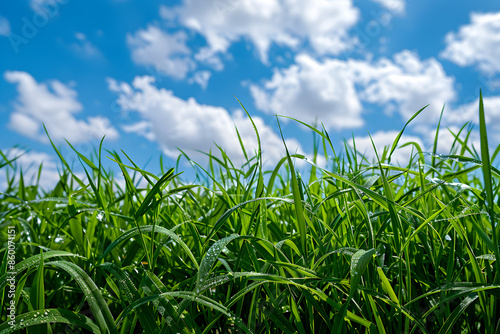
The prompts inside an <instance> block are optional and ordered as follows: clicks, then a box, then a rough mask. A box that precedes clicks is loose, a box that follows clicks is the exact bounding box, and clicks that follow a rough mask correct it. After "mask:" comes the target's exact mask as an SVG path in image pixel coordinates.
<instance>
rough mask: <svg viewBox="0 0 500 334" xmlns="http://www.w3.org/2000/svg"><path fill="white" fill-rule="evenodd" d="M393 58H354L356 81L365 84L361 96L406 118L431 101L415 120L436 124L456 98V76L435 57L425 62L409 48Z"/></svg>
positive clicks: (353, 65)
mask: <svg viewBox="0 0 500 334" xmlns="http://www.w3.org/2000/svg"><path fill="white" fill-rule="evenodd" d="M393 58H394V60H389V59H381V60H380V61H378V62H377V63H375V64H371V63H368V62H361V61H351V63H352V67H353V68H354V69H355V73H356V77H357V82H358V83H359V84H360V85H362V87H363V89H362V93H361V94H362V98H363V99H364V100H366V101H368V102H371V103H377V104H380V105H384V106H386V111H388V112H392V111H396V112H398V113H400V114H401V116H402V117H403V119H404V120H407V119H409V118H410V117H411V116H412V115H413V114H414V113H415V112H416V111H418V110H419V109H420V108H422V107H423V106H425V105H427V104H430V106H429V107H428V108H427V110H425V111H424V114H423V115H421V116H422V117H419V118H417V119H416V122H422V123H426V124H436V123H437V120H438V118H439V114H440V112H441V109H442V107H443V105H444V104H445V103H449V102H452V101H454V100H455V98H456V93H455V90H454V88H453V85H454V81H455V80H454V78H453V77H449V76H447V75H446V72H445V71H444V69H443V67H442V65H441V64H440V63H439V62H438V61H437V60H436V59H434V58H429V59H426V60H423V61H422V60H420V59H419V57H418V56H417V55H416V54H415V53H413V52H410V51H408V50H405V51H402V52H400V53H397V54H395V55H394V56H393ZM424 115H425V116H424Z"/></svg>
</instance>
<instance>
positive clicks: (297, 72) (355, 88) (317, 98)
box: [250, 51, 455, 129]
mask: <svg viewBox="0 0 500 334" xmlns="http://www.w3.org/2000/svg"><path fill="white" fill-rule="evenodd" d="M453 84H454V79H453V78H451V77H448V76H447V75H446V73H445V72H444V70H443V67H442V66H441V64H440V63H439V62H438V61H436V60H435V59H433V58H431V59H427V60H424V61H422V60H420V59H419V58H418V56H417V55H416V54H414V53H412V52H410V51H402V52H400V53H398V54H395V55H394V57H393V60H391V59H387V58H384V59H381V60H379V61H377V62H372V61H363V60H352V59H350V60H347V61H343V60H338V59H326V60H324V61H322V62H321V61H318V60H315V59H314V58H312V57H310V56H308V55H299V56H297V57H296V59H295V64H293V65H291V66H290V67H289V68H286V69H282V70H275V73H274V75H273V76H272V78H271V79H270V80H268V81H266V82H265V83H264V84H263V86H257V85H251V86H250V91H251V93H252V96H253V98H254V100H255V103H256V105H257V107H258V108H259V109H261V110H263V111H266V112H269V113H276V114H285V115H288V116H291V117H295V118H299V119H300V120H303V121H306V122H309V123H313V122H315V121H316V120H317V121H318V122H323V123H324V124H325V126H326V127H327V128H330V129H342V128H355V127H360V126H362V125H363V119H362V105H361V101H366V102H370V103H375V104H379V105H382V106H385V108H386V111H387V112H389V113H390V112H394V111H396V112H398V113H399V114H401V116H402V117H403V119H404V120H407V119H408V118H409V117H411V116H412V115H413V114H414V113H415V112H416V111H417V110H419V109H420V108H422V107H423V106H425V105H426V104H428V103H430V104H431V106H430V108H429V109H428V110H426V111H424V113H425V115H426V116H425V117H419V118H417V119H416V122H420V123H423V124H435V123H437V120H438V118H439V113H440V111H441V108H442V106H443V104H444V103H447V102H451V101H453V100H454V99H455V91H454V89H453Z"/></svg>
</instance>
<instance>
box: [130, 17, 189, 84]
mask: <svg viewBox="0 0 500 334" xmlns="http://www.w3.org/2000/svg"><path fill="white" fill-rule="evenodd" d="M186 40H187V35H186V34H185V33H184V32H181V31H179V32H176V33H174V34H169V33H167V32H165V31H163V30H161V29H160V28H158V27H155V26H152V25H150V26H148V28H147V29H145V30H139V31H137V32H136V33H135V34H129V35H128V36H127V44H128V46H129V48H130V50H131V52H132V59H133V60H134V61H135V62H136V63H137V64H141V65H145V66H151V67H152V68H154V69H155V72H159V73H160V74H163V75H169V76H172V77H174V78H178V79H184V78H185V77H186V74H187V73H188V72H189V71H191V70H193V69H194V68H195V63H194V61H193V60H192V59H191V50H190V49H189V47H188V46H187V45H186Z"/></svg>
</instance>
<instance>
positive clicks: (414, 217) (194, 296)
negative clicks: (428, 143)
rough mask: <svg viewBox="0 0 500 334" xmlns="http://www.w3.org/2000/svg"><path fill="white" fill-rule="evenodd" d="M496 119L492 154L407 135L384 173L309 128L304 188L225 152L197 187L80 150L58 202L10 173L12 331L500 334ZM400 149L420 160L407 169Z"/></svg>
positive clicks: (250, 158) (5, 314)
mask: <svg viewBox="0 0 500 334" xmlns="http://www.w3.org/2000/svg"><path fill="white" fill-rule="evenodd" d="M483 109H484V108H483V107H482V98H480V105H479V115H480V117H479V118H480V129H479V130H480V134H481V145H480V147H473V146H472V145H471V144H470V142H469V140H468V139H467V138H468V133H467V130H466V127H465V126H464V128H462V132H461V133H457V134H455V135H456V137H455V138H456V140H455V143H454V145H453V146H452V147H450V152H449V154H448V155H439V156H438V155H436V154H432V153H433V152H422V149H421V148H420V147H419V146H418V145H417V144H416V143H402V142H400V141H399V138H400V136H401V134H402V132H403V131H401V133H400V136H398V137H397V138H395V139H394V143H393V145H392V146H391V147H386V148H385V149H383V150H380V151H378V158H379V160H378V161H368V160H366V159H365V158H364V157H363V156H362V155H360V154H359V153H357V152H356V151H355V150H354V149H352V148H350V146H349V145H347V144H346V145H345V147H344V148H343V149H342V150H341V151H342V152H343V153H342V154H339V155H337V154H336V148H335V147H334V146H333V145H332V143H331V141H330V137H329V136H328V134H327V133H326V132H325V131H324V130H321V129H316V128H313V127H309V128H310V129H311V131H313V132H314V133H316V135H317V139H318V141H317V145H315V147H316V148H315V153H316V154H321V155H324V157H325V158H326V159H327V161H328V167H327V168H325V169H322V168H320V167H319V166H316V165H315V164H314V162H312V161H308V163H309V164H310V165H311V173H307V177H304V176H301V175H300V173H297V170H296V168H295V167H294V163H295V162H296V161H298V160H299V159H304V157H301V156H298V155H290V154H288V155H287V156H284V157H283V158H282V159H281V160H280V162H279V163H278V164H277V165H276V166H275V168H271V169H270V170H264V167H263V165H262V159H261V156H260V152H257V155H256V156H254V155H253V154H251V152H246V151H245V148H244V147H243V146H242V150H243V151H244V152H245V156H246V157H247V163H246V164H244V165H243V166H234V165H233V164H232V162H231V161H230V160H229V158H227V157H226V156H225V155H224V152H223V151H221V152H219V153H218V155H217V156H219V158H217V157H216V156H215V155H213V156H211V157H210V160H209V165H208V167H207V168H206V169H203V168H202V166H200V165H196V163H195V162H192V163H193V165H195V166H196V170H197V171H198V172H199V173H200V178H199V180H207V181H203V182H201V181H200V182H198V183H194V184H192V183H183V182H182V181H181V178H180V177H179V176H178V175H177V174H176V173H178V170H174V168H171V169H168V168H165V169H164V167H163V166H162V167H161V168H162V175H160V176H157V175H153V174H151V173H149V172H147V171H145V170H142V169H140V168H139V167H138V166H137V165H136V164H135V163H134V162H133V161H132V160H131V159H128V156H127V155H126V154H125V153H123V152H121V153H117V152H107V151H105V150H103V149H102V147H99V148H98V149H96V153H95V154H94V155H93V156H89V157H86V156H84V155H81V154H79V153H78V154H79V156H80V159H81V162H82V166H83V168H85V173H86V177H85V178H78V176H77V175H75V174H74V172H73V171H72V170H71V168H70V167H69V165H68V164H67V163H66V161H65V160H64V157H63V156H62V155H59V157H60V159H61V163H62V166H63V169H62V172H61V176H60V181H59V183H58V184H57V185H56V186H55V187H54V189H49V190H42V189H39V188H38V187H37V186H36V185H26V184H24V182H23V176H22V173H21V171H19V170H18V171H16V173H10V174H9V175H10V176H9V179H8V186H7V189H6V190H5V192H4V193H1V194H0V231H1V244H0V247H2V248H1V249H0V257H1V258H2V262H1V263H2V264H1V266H0V288H1V289H0V293H1V296H2V308H1V310H0V323H1V324H0V333H1V334H4V333H13V332H17V331H19V330H21V329H22V331H24V330H26V332H27V333H88V332H94V333H140V332H143V331H144V332H145V333H158V334H160V333H221V334H222V333H237V332H241V333H243V332H244V333H301V334H302V333H499V332H500V320H499V319H500V303H499V302H498V301H499V299H498V298H499V297H500V285H499V273H500V262H499V260H500V254H499V248H498V239H499V238H498V233H499V229H498V227H497V228H492V226H497V225H496V222H495V221H496V220H497V219H498V214H499V213H500V211H499V209H500V208H499V205H498V204H499V203H498V197H497V194H498V184H499V182H498V181H499V178H500V172H499V171H498V169H496V168H495V167H494V164H493V166H492V161H495V158H496V157H497V155H498V153H499V151H500V146H498V147H492V148H491V150H489V149H488V143H487V134H486V127H485V121H484V110H483ZM419 112H420V111H419ZM419 112H417V114H415V116H414V117H417V115H418V113H419ZM410 121H411V120H410ZM438 129H439V127H438ZM257 130H258V129H257ZM403 130H404V129H403ZM438 131H448V130H446V129H441V130H438ZM256 135H257V136H258V132H256ZM437 135H438V134H437V133H436V134H435V137H436V138H437ZM460 138H462V139H460ZM463 138H465V139H463ZM434 143H435V145H434V153H435V152H436V144H437V143H436V140H435V141H434ZM402 145H410V146H412V147H413V149H414V152H415V154H414V156H413V159H410V161H409V162H408V165H407V166H403V167H399V166H397V165H396V164H394V163H392V164H391V156H392V153H393V152H394V150H395V149H396V148H398V147H400V146H402ZM101 146H102V143H101ZM54 148H56V146H54ZM56 151H57V148H56ZM287 152H288V151H287ZM339 152H340V150H339ZM429 153H430V154H429ZM490 153H491V156H490ZM2 157H3V158H0V159H2V160H0V166H1V168H12V167H11V164H13V163H14V162H13V161H9V160H8V159H7V156H6V154H5V153H2ZM108 157H109V158H110V159H112V160H114V161H115V163H116V164H117V165H118V166H119V168H120V169H121V172H122V174H123V177H124V178H125V182H126V185H125V186H124V187H122V186H120V184H119V182H117V180H116V178H114V177H113V176H112V174H110V173H109V172H108V171H106V170H105V169H104V168H103V167H102V164H103V160H104V159H107V158H108ZM304 174H305V173H304ZM140 177H143V178H144V179H145V180H147V183H148V186H147V187H141V188H140V187H137V184H138V180H139V178H140ZM12 227H14V228H12ZM9 236H10V237H11V238H10V239H9ZM13 272H14V273H13ZM11 305H13V307H11ZM9 307H10V309H9ZM11 310H13V311H12V314H15V315H16V317H15V320H12V317H9V315H10V314H11Z"/></svg>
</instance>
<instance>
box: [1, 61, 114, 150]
mask: <svg viewBox="0 0 500 334" xmlns="http://www.w3.org/2000/svg"><path fill="white" fill-rule="evenodd" d="M4 78H5V80H7V82H9V83H12V84H16V85H17V92H18V96H17V100H16V102H15V103H14V112H13V113H12V114H11V115H10V122H9V127H10V128H11V129H13V130H14V131H16V132H18V133H20V134H22V135H24V136H26V137H29V138H33V139H35V140H39V141H47V137H46V135H45V132H44V130H43V126H42V123H44V124H45V126H46V128H47V130H48V132H49V134H50V136H51V138H52V139H53V140H55V141H62V140H64V139H67V140H69V141H70V142H72V143H78V142H83V141H88V140H94V139H100V138H101V137H102V136H104V135H106V136H107V138H109V139H116V138H118V136H119V135H118V131H117V130H116V129H115V128H114V127H113V126H112V125H111V124H110V121H109V119H107V118H105V117H102V116H94V117H88V118H87V119H86V120H79V119H76V118H75V116H74V114H75V113H77V112H80V111H81V110H82V109H83V107H82V105H81V103H80V102H78V100H77V93H76V91H74V90H73V89H71V88H69V87H68V86H66V85H64V84H63V83H61V82H59V81H57V80H53V81H50V82H49V83H48V84H45V83H38V82H36V80H35V79H34V78H33V77H32V76H31V75H30V74H28V73H26V72H17V71H7V72H5V74H4Z"/></svg>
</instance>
